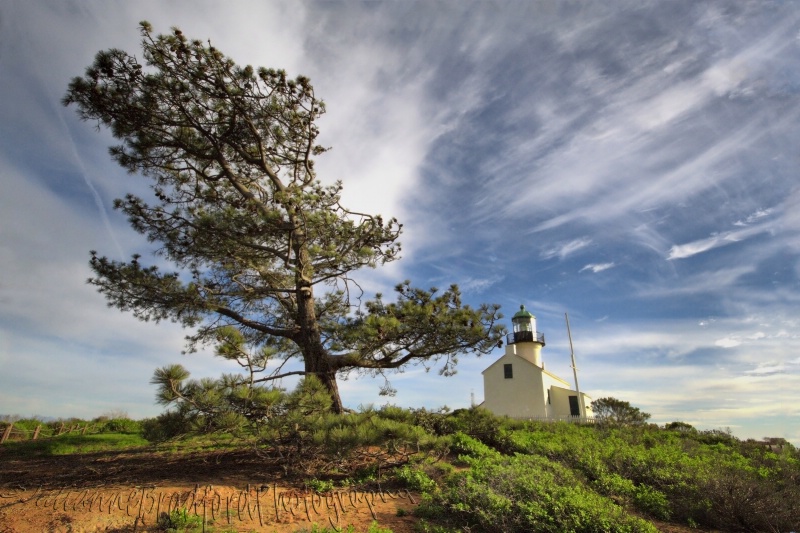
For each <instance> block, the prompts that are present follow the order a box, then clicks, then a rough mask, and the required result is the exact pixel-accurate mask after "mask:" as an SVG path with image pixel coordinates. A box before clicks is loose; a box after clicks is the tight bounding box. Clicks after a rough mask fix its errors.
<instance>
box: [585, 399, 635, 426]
mask: <svg viewBox="0 0 800 533" xmlns="http://www.w3.org/2000/svg"><path fill="white" fill-rule="evenodd" d="M591 405H592V411H593V412H594V416H595V418H596V419H597V420H598V422H600V423H607V424H614V425H624V426H626V425H639V424H644V423H645V422H647V421H648V420H649V419H650V413H645V412H644V411H640V410H639V408H638V407H633V406H632V405H631V404H630V402H626V401H623V400H618V399H616V398H611V397H609V398H599V399H597V400H595V401H593V402H592V404H591Z"/></svg>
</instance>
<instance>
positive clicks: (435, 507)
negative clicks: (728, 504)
mask: <svg viewBox="0 0 800 533" xmlns="http://www.w3.org/2000/svg"><path fill="white" fill-rule="evenodd" d="M420 508H421V510H420V515H421V516H423V517H427V518H432V519H437V518H438V519H439V520H447V521H448V523H450V524H458V525H461V526H463V527H474V526H475V525H477V526H479V527H480V529H481V530H483V531H504V532H553V533H555V532H564V531H571V532H576V533H584V532H585V533H601V532H604V533H608V532H620V533H633V532H647V533H652V532H655V531H656V530H655V528H653V527H652V526H651V525H650V524H649V523H647V522H645V521H644V520H641V519H639V518H636V517H632V516H629V515H628V514H627V513H626V512H625V511H624V510H623V509H622V508H621V507H619V506H618V505H616V504H615V503H614V502H612V501H611V500H610V499H608V498H606V497H603V496H601V495H599V494H597V493H595V492H593V491H591V490H589V489H588V488H586V487H585V486H584V485H583V483H582V482H581V480H580V479H579V478H577V477H576V476H575V474H573V472H572V471H571V470H569V469H568V468H566V467H564V466H563V465H560V464H558V463H554V462H552V461H549V460H548V459H546V458H544V457H538V456H524V455H517V456H514V457H505V456H500V455H496V456H484V457H483V458H482V459H481V460H480V461H477V460H475V461H471V462H470V468H469V470H468V471H466V472H461V473H459V474H456V475H454V476H453V477H452V478H451V479H450V481H449V482H448V483H447V485H446V486H445V487H443V488H442V491H441V493H438V494H437V495H434V496H433V497H432V498H431V499H429V500H424V501H423V503H422V504H421V506H420Z"/></svg>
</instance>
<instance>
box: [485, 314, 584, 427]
mask: <svg viewBox="0 0 800 533" xmlns="http://www.w3.org/2000/svg"><path fill="white" fill-rule="evenodd" d="M511 324H512V329H513V331H512V332H511V333H509V334H508V336H507V337H506V350H505V354H504V355H503V356H502V357H500V358H499V359H497V360H496V361H495V362H494V363H492V364H491V365H489V367H488V368H487V369H486V370H484V371H483V394H484V400H483V403H482V404H481V405H480V406H481V407H483V408H484V409H488V410H489V411H491V412H493V413H494V414H497V415H506V416H511V417H514V418H526V419H538V420H577V421H580V420H586V419H587V418H586V417H591V416H592V413H591V409H589V408H588V406H589V404H590V403H591V401H592V399H591V398H589V397H588V396H587V395H586V394H583V393H581V392H578V391H577V390H573V389H572V387H571V386H570V384H569V383H568V382H567V381H566V380H564V379H562V378H560V377H558V376H556V375H555V374H553V373H551V372H548V371H547V370H545V368H544V363H542V347H543V346H544V344H545V343H544V334H542V333H539V332H538V331H536V317H535V316H533V314H532V313H530V312H529V311H527V310H526V309H525V306H524V305H521V306H520V307H519V311H518V312H517V313H516V314H515V315H514V316H513V317H512V318H511ZM580 400H583V401H580ZM581 405H585V406H587V408H586V409H585V410H584V411H583V412H581V411H582V410H581V408H580V406H581Z"/></svg>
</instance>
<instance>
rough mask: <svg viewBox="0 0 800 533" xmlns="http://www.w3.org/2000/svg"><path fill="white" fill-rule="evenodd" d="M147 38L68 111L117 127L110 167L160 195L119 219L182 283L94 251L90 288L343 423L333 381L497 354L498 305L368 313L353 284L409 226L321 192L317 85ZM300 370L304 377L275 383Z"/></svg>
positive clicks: (428, 299)
mask: <svg viewBox="0 0 800 533" xmlns="http://www.w3.org/2000/svg"><path fill="white" fill-rule="evenodd" d="M140 28H141V34H142V58H143V60H144V61H143V63H144V64H141V63H140V62H139V60H138V59H137V58H136V57H135V56H133V55H130V54H128V53H126V52H124V51H121V50H116V49H111V50H107V51H101V52H99V53H98V54H97V56H96V58H95V61H94V63H93V65H92V66H90V67H89V68H88V69H87V70H86V74H85V76H83V77H78V78H75V79H73V80H72V82H71V83H70V85H69V88H68V91H67V93H66V95H65V97H64V99H63V103H64V104H65V105H70V104H74V105H76V106H77V108H78V113H79V115H80V117H81V118H82V119H84V120H90V121H95V122H97V124H98V126H104V127H108V128H109V129H110V130H111V132H112V134H113V135H114V137H115V138H117V139H119V140H120V141H121V144H119V145H118V146H114V147H112V148H111V149H110V154H111V156H112V158H113V159H115V160H116V161H117V162H118V163H119V164H120V165H121V166H122V167H123V168H125V169H127V170H128V171H129V172H130V173H131V174H137V175H139V176H141V177H144V178H146V179H149V180H150V183H151V187H152V191H153V193H154V199H153V200H150V201H149V202H148V201H146V200H145V199H143V198H140V197H137V196H135V195H132V194H129V195H127V196H126V197H125V198H123V199H119V200H116V201H115V207H116V208H117V209H119V210H121V211H122V212H123V213H125V214H126V215H127V216H128V219H129V221H130V224H131V226H132V227H133V228H134V229H135V230H136V231H138V232H139V233H141V234H143V235H145V236H146V237H147V238H148V240H149V241H151V242H153V243H157V248H156V249H155V250H154V253H155V254H156V255H158V256H160V257H161V258H163V259H164V260H166V261H167V262H168V263H170V264H171V265H172V268H174V270H172V271H168V272H167V271H162V270H161V269H159V268H157V267H156V266H145V265H143V264H142V262H141V261H140V259H141V258H140V257H139V256H138V255H137V256H134V257H133V259H132V260H131V261H130V262H120V261H115V260H111V259H109V258H107V257H104V256H100V255H98V254H97V253H96V252H92V257H91V262H90V265H91V268H92V270H93V272H94V276H93V277H92V278H90V280H89V282H90V283H91V284H93V285H95V286H96V287H97V288H98V290H99V291H100V292H101V293H103V294H104V295H105V297H106V298H107V300H108V302H109V305H110V306H114V307H117V308H119V309H120V310H123V311H130V312H132V313H133V314H134V315H135V316H136V317H138V318H140V319H142V320H154V321H159V320H164V319H170V320H174V321H177V322H179V323H181V324H182V325H184V326H186V327H188V328H191V329H192V333H191V334H190V335H189V337H188V339H189V349H190V350H194V349H196V348H197V346H198V343H200V344H204V343H211V344H215V345H216V346H217V353H218V355H220V356H222V357H225V358H227V359H231V360H235V361H237V362H238V363H239V364H240V365H242V367H243V368H244V369H245V370H246V373H247V375H248V377H247V382H248V384H249V386H251V387H252V386H255V385H256V384H258V383H264V382H267V381H270V380H274V379H278V378H281V377H285V376H288V375H292V374H301V375H308V374H313V375H315V376H317V378H318V379H319V380H320V381H321V382H322V383H323V384H324V386H325V387H326V389H327V390H328V391H329V393H330V395H331V398H332V400H333V405H332V409H333V411H335V412H341V411H342V409H343V407H342V402H341V398H340V396H339V392H338V387H337V382H336V377H337V375H342V374H346V373H348V372H350V371H353V370H359V369H360V370H364V371H367V372H374V373H383V372H384V371H386V370H391V369H400V368H402V367H405V366H406V365H409V364H413V363H418V362H423V363H425V364H426V365H427V364H434V363H436V362H441V363H442V367H441V372H442V373H443V374H445V375H447V374H451V373H453V372H454V369H455V364H456V363H457V356H458V354H459V353H464V352H476V353H478V354H480V353H487V352H489V351H490V350H491V349H492V348H493V347H494V346H495V345H496V344H497V343H498V341H499V340H500V339H501V336H502V333H503V330H502V327H501V326H499V325H498V324H497V323H496V322H497V320H498V319H499V318H500V316H501V315H500V314H499V312H498V309H499V308H498V306H495V305H482V306H480V308H478V309H473V308H470V307H469V306H467V305H462V303H461V299H460V294H459V291H458V288H457V287H456V286H452V287H451V288H450V289H449V290H447V291H444V292H442V293H441V294H437V292H438V291H436V290H435V289H432V290H427V291H426V290H421V289H416V288H413V287H411V285H410V283H409V282H407V281H406V282H404V283H401V284H399V285H398V286H397V287H396V301H395V302H392V303H384V301H383V300H382V298H381V295H380V294H379V295H376V298H375V299H373V300H371V301H361V296H362V295H361V292H360V290H359V288H358V285H357V284H356V283H355V281H354V280H353V278H352V277H351V275H352V274H353V273H354V272H356V271H357V270H359V269H360V268H362V267H377V266H380V265H383V264H385V263H387V262H390V261H394V260H396V259H398V258H399V252H400V244H399V242H398V240H397V239H398V238H399V236H400V233H401V229H402V225H401V224H399V223H398V221H397V220H396V219H393V218H392V219H389V220H385V219H383V218H382V217H381V216H380V215H369V214H364V213H356V212H353V211H351V210H348V209H347V208H345V207H344V206H342V204H341V202H340V193H341V190H342V185H341V183H339V182H337V183H335V184H333V185H323V184H322V183H321V182H320V181H319V180H318V179H317V176H316V173H315V171H314V157H316V156H319V155H321V154H323V153H324V152H325V151H326V148H323V147H322V146H320V145H318V144H317V142H316V139H317V136H318V134H319V130H318V128H317V125H316V121H317V119H318V118H319V117H320V116H321V115H322V114H323V113H324V111H325V106H324V104H323V102H322V101H320V100H319V99H318V98H317V96H316V94H315V92H314V88H313V86H312V85H311V83H310V81H309V80H308V78H306V77H303V76H299V77H297V78H295V79H290V78H288V77H287V75H286V73H285V72H284V71H282V70H273V69H266V68H260V69H257V70H256V69H254V68H252V67H251V66H249V65H248V66H245V67H240V66H237V65H236V64H235V63H234V62H233V61H232V60H231V59H229V58H227V57H225V56H224V55H223V54H222V53H221V52H220V51H219V50H217V49H215V48H214V47H213V46H211V45H210V43H209V44H207V45H206V44H204V43H203V42H201V41H199V40H189V39H187V38H186V37H185V36H184V35H183V33H182V32H181V31H180V30H178V29H173V31H172V32H171V33H170V34H168V35H157V36H156V35H153V33H152V27H151V26H150V25H149V24H148V23H147V22H142V23H141V25H140ZM295 358H299V359H300V360H302V361H303V369H302V370H297V371H282V370H281V369H282V368H283V365H280V366H279V367H278V370H275V369H274V366H275V365H270V368H272V370H271V371H268V370H267V368H268V363H269V362H270V361H272V360H281V361H283V362H286V361H289V360H292V359H295ZM165 368H166V367H165ZM162 370H163V369H162ZM387 383H388V382H387ZM387 390H388V389H387Z"/></svg>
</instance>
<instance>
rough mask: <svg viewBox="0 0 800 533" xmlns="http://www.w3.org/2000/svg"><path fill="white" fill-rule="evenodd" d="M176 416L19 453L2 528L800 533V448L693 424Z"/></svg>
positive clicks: (410, 413)
mask: <svg viewBox="0 0 800 533" xmlns="http://www.w3.org/2000/svg"><path fill="white" fill-rule="evenodd" d="M295 415H297V413H295ZM168 418H169V417H168V416H166V415H162V417H161V418H160V419H156V420H149V421H142V422H133V421H127V422H124V423H122V422H117V423H113V422H114V421H109V422H108V423H106V424H105V425H104V424H99V425H98V426H96V428H95V429H96V430H97V431H100V432H99V433H95V434H87V435H64V436H59V437H51V438H43V439H40V440H37V441H30V440H28V441H17V442H7V443H5V444H4V445H3V446H2V447H0V464H1V465H2V466H1V467H0V524H1V525H0V532H3V533H8V532H25V531H43V530H44V531H118V532H123V531H167V530H168V527H169V526H170V522H169V521H168V520H167V521H165V520H164V519H165V517H167V516H168V515H169V513H172V514H173V515H175V513H178V515H179V514H180V513H181V512H183V513H184V514H185V517H186V519H187V520H189V519H190V518H193V517H194V519H195V521H194V522H191V520H189V523H188V524H186V525H189V526H192V525H193V526H194V529H192V528H191V527H190V528H189V529H185V530H186V531H217V532H222V531H265V532H284V531H325V530H326V528H327V530H329V531H333V530H334V529H333V528H336V529H339V530H347V526H350V525H352V526H353V528H352V529H350V530H351V531H367V530H368V529H370V528H372V529H371V531H373V532H378V531H383V532H386V531H394V533H401V532H411V531H430V532H439V533H446V532H454V531H470V532H477V531H487V532H488V531H508V532H516V531H519V532H522V531H526V532H529V531H543V532H564V531H574V532H601V531H602V532H651V531H673V532H677V531H689V530H690V529H695V530H706V531H775V532H778V531H782V532H788V531H792V530H798V529H800V503H799V502H800V454H798V451H797V449H795V448H794V447H793V446H792V445H791V444H788V443H786V442H779V441H774V442H773V443H772V444H769V443H762V442H754V441H740V440H738V439H736V438H735V437H734V436H732V435H729V434H727V433H724V432H719V431H710V432H700V431H696V430H694V429H693V428H691V427H690V426H688V425H686V424H680V423H678V424H671V425H669V426H668V428H669V429H667V428H660V427H657V426H654V425H636V426H618V425H608V424H606V425H597V424H595V425H577V424H568V423H543V422H522V421H512V420H509V419H501V418H496V417H494V416H492V415H491V414H489V413H488V412H486V411H483V410H481V409H468V410H460V411H457V412H455V413H437V412H430V411H425V410H405V409H399V408H395V407H384V408H382V409H379V410H365V411H362V412H358V413H351V414H348V415H345V416H343V417H328V416H322V415H319V414H318V413H316V414H312V413H305V414H302V415H297V416H296V417H294V418H292V417H289V418H291V419H292V422H291V427H287V426H286V424H285V422H286V420H283V421H281V422H280V423H279V422H278V421H277V420H275V421H273V422H274V423H275V424H276V426H275V427H273V428H272V429H269V428H266V427H262V428H260V429H259V431H258V432H253V431H248V432H239V433H238V434H234V433H235V432H221V431H218V432H215V433H213V434H211V435H205V436H197V435H195V436H190V437H187V436H184V437H179V436H176V435H167V434H165V431H166V429H168V428H166V427H165V423H166V421H167V420H168ZM172 422H173V428H172V429H175V428H174V420H173V421H172ZM104 428H105V430H104ZM109 429H115V430H117V431H116V432H110V431H107V430H109ZM120 429H125V431H127V433H122V432H120V431H119V430H120ZM159 432H160V433H159ZM145 438H149V439H151V440H149V441H147V440H145ZM165 512H167V514H164V513H165ZM37 517H38V518H37ZM159 517H161V523H160V525H159ZM374 522H375V523H374ZM172 525H173V526H174V525H175V524H172ZM26 527H27V528H31V527H32V528H33V529H26ZM36 528H39V529H36ZM203 528H205V529H203ZM314 528H316V529H314ZM173 530H179V529H174V528H173Z"/></svg>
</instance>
